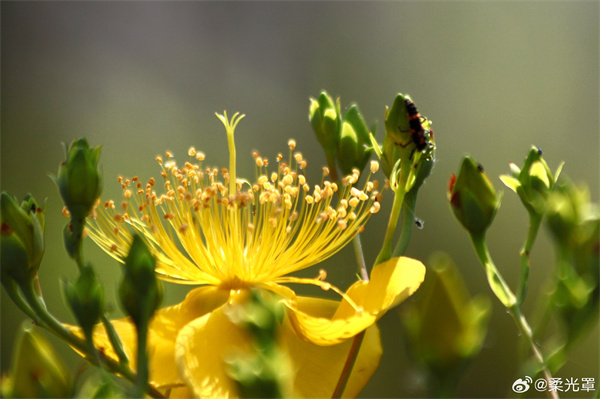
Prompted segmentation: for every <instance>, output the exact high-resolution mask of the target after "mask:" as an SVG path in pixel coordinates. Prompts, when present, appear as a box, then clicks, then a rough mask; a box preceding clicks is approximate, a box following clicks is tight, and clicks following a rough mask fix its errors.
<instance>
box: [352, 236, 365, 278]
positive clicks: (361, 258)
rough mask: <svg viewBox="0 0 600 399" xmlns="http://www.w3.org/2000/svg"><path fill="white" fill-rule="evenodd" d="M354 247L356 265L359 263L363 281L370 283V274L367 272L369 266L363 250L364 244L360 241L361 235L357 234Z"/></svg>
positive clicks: (353, 240)
mask: <svg viewBox="0 0 600 399" xmlns="http://www.w3.org/2000/svg"><path fill="white" fill-rule="evenodd" d="M352 246H353V247H354V255H355V256H356V263H358V274H359V275H360V277H361V279H362V280H363V281H369V272H368V271H367V264H366V263H365V255H364V254H363V250H362V243H361V241H360V233H356V235H355V236H354V238H353V239H352Z"/></svg>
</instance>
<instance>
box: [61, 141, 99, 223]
mask: <svg viewBox="0 0 600 399" xmlns="http://www.w3.org/2000/svg"><path fill="white" fill-rule="evenodd" d="M63 145H64V144H63ZM101 150H102V148H101V147H100V146H96V147H90V145H89V144H88V142H87V140H86V139H84V138H82V139H79V140H75V141H73V142H72V143H71V145H69V148H68V149H67V148H66V145H65V152H66V160H65V161H64V162H63V163H61V164H60V166H59V168H58V175H57V176H51V177H52V178H53V180H54V182H55V183H56V185H57V186H58V191H59V192H60V195H61V197H62V199H63V201H64V203H65V205H66V206H67V208H68V209H69V211H70V212H71V215H72V217H74V218H77V219H84V218H85V217H87V215H88V214H89V212H90V210H91V209H92V207H93V206H94V203H95V202H96V200H97V199H98V197H99V196H100V192H101V191H102V172H101V171H100V167H99V160H100V152H101Z"/></svg>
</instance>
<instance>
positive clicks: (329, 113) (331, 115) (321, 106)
mask: <svg viewBox="0 0 600 399" xmlns="http://www.w3.org/2000/svg"><path fill="white" fill-rule="evenodd" d="M308 119H309V120H310V124H311V125H312V128H313V131H314V132H315V135H316V136H317V140H319V143H321V146H322V147H323V149H324V150H325V154H326V155H327V156H328V157H330V156H331V157H333V158H334V157H335V152H336V149H337V146H338V142H339V140H340V130H341V125H342V121H341V113H340V101H339V99H338V100H337V101H336V102H335V103H334V102H333V99H332V98H331V97H330V96H329V94H327V92H322V93H321V95H320V96H319V98H318V99H316V100H315V99H314V98H311V99H310V107H309V113H308Z"/></svg>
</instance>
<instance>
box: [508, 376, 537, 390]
mask: <svg viewBox="0 0 600 399" xmlns="http://www.w3.org/2000/svg"><path fill="white" fill-rule="evenodd" d="M532 382H533V380H532V379H531V377H529V376H526V377H525V379H523V378H519V379H517V380H516V381H515V382H514V383H513V385H512V390H513V392H516V393H525V392H527V391H529V388H530V385H529V384H531V383H532Z"/></svg>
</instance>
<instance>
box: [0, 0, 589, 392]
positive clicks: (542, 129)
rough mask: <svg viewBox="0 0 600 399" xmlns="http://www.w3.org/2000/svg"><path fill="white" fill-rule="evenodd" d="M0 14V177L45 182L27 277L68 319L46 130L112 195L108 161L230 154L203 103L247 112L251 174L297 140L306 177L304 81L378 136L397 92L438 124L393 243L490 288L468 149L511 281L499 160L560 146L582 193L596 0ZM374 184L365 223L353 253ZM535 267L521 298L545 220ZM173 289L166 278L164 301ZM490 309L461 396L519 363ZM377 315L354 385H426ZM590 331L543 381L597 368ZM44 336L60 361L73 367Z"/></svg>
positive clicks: (498, 387)
mask: <svg viewBox="0 0 600 399" xmlns="http://www.w3.org/2000/svg"><path fill="white" fill-rule="evenodd" d="M1 13H2V16H1V18H2V21H1V22H2V28H1V29H2V32H1V33H2V72H1V73H2V82H1V83H2V98H1V100H2V144H1V145H2V147H1V148H2V150H1V156H2V161H1V162H2V163H1V171H2V182H1V184H2V190H6V191H9V192H10V193H12V194H14V195H16V196H18V197H20V198H22V197H23V196H24V195H25V194H27V193H28V192H31V193H32V194H33V195H34V196H35V197H36V198H40V199H43V198H48V200H47V203H46V212H47V228H46V239H47V250H46V255H45V259H44V262H43V263H42V269H41V271H40V278H41V283H42V287H43V291H44V295H45V297H46V300H47V303H48V306H49V308H50V309H51V310H52V311H53V312H55V314H56V315H57V316H58V317H60V318H61V319H63V320H66V321H73V319H72V316H71V315H70V314H69V312H68V311H67V310H66V309H65V308H64V306H63V302H62V298H61V295H60V290H59V278H60V277H62V276H65V277H67V278H69V279H71V280H72V279H74V278H75V276H76V275H77V271H76V267H75V265H74V264H73V263H71V262H70V261H69V260H68V258H67V256H66V254H65V253H64V251H63V248H62V238H61V235H62V228H63V226H64V224H65V223H66V219H65V218H63V217H62V215H61V208H62V204H61V201H60V197H59V195H58V192H57V190H56V188H55V187H54V185H53V183H52V181H51V180H50V179H49V178H48V177H47V174H48V173H56V170H57V168H58V164H59V162H61V160H62V159H63V152H62V147H61V145H60V142H61V141H65V142H70V141H71V140H73V139H75V138H78V137H80V136H86V137H87V138H88V140H89V142H90V143H91V144H92V145H97V144H101V145H102V146H103V154H102V160H103V165H104V174H105V189H104V194H103V198H107V199H108V198H118V197H119V196H120V188H119V185H118V184H117V180H116V179H117V176H118V175H120V174H122V175H124V176H128V177H131V176H134V175H139V176H140V177H141V178H142V179H143V180H147V179H148V178H149V177H151V176H156V175H158V173H159V168H158V166H157V165H156V163H155V161H154V156H155V155H157V154H160V153H164V151H165V150H166V149H169V150H171V151H173V152H174V153H175V155H176V157H177V156H179V159H180V160H183V159H186V157H187V149H188V147H189V146H191V145H194V146H195V147H196V148H197V149H198V150H203V151H204V152H206V154H207V161H206V162H207V164H208V165H215V166H226V165H227V149H226V137H225V134H224V131H223V128H222V125H221V122H220V121H219V120H218V119H217V118H216V117H215V116H214V113H215V111H219V112H221V111H223V110H224V109H227V110H228V111H229V112H230V113H233V112H235V111H240V112H243V113H245V114H246V115H247V117H246V118H245V119H244V120H243V121H242V122H241V124H240V125H239V128H238V132H237V148H238V171H239V172H238V174H240V175H244V174H245V175H246V176H247V177H250V178H251V177H252V174H253V170H254V169H253V168H252V158H251V156H250V153H251V151H252V150H254V149H258V150H260V152H261V154H264V155H265V156H270V157H271V158H273V157H274V156H275V154H276V153H277V152H279V151H286V150H287V145H286V143H287V140H288V139H289V138H292V137H293V138H295V139H296V140H297V141H298V150H300V151H302V152H303V154H304V156H305V158H307V159H308V161H309V168H308V172H307V174H308V175H309V177H311V176H313V177H314V178H316V179H318V178H319V177H320V172H321V170H320V166H321V165H324V164H325V158H324V155H323V153H322V151H321V149H320V148H319V147H318V143H317V141H316V139H315V138H314V136H313V133H312V131H311V128H310V124H309V123H308V118H307V114H308V98H309V97H310V96H317V95H318V94H319V92H320V91H321V90H323V89H325V90H327V91H328V92H329V93H330V94H331V95H333V96H341V98H342V105H343V106H346V107H347V106H349V105H350V104H351V103H352V102H357V103H358V104H359V106H360V109H361V111H362V113H363V115H364V116H365V119H366V120H367V123H368V124H369V125H370V124H371V123H372V122H373V121H378V124H379V126H380V128H381V131H380V132H379V138H380V139H381V137H382V136H381V134H382V131H383V117H384V109H385V105H391V102H392V101H393V99H394V96H395V94H396V93H397V92H403V93H409V94H410V95H411V96H412V98H413V100H414V101H415V103H416V104H417V106H418V107H419V110H420V111H421V113H422V114H424V115H426V116H427V117H428V118H429V119H431V120H433V122H434V124H433V129H434V130H435V138H436V143H437V158H438V162H437V164H436V166H435V168H434V171H433V175H432V176H431V177H430V178H429V179H428V180H427V182H426V185H425V186H424V187H423V188H422V189H421V191H420V196H419V200H420V201H419V203H418V205H417V215H418V216H419V217H420V218H421V219H423V221H424V222H425V224H424V229H422V230H416V231H415V232H414V234H413V239H412V241H411V244H410V246H409V249H408V255H409V256H411V257H415V258H418V259H421V260H423V261H426V259H427V258H428V256H429V255H430V254H431V253H432V252H433V251H434V250H443V251H446V252H448V253H449V254H450V255H451V256H452V257H453V258H454V260H455V261H456V262H457V264H458V265H459V267H460V269H461V272H462V274H463V276H464V277H465V278H466V280H467V285H468V288H469V291H470V292H471V294H476V293H485V294H488V293H489V289H488V286H487V283H486V280H485V277H484V273H483V270H482V268H481V267H480V265H479V264H478V262H477V260H476V258H475V255H474V253H473V251H472V249H471V246H470V243H469V240H468V236H467V234H466V233H465V232H464V231H463V230H462V228H461V227H460V226H459V225H458V223H456V222H455V220H454V218H453V216H452V214H451V212H450V210H449V207H448V205H447V201H446V193H445V190H446V184H447V181H448V178H449V176H450V174H451V173H452V172H456V171H457V170H458V166H459V163H460V160H461V157H462V156H463V155H464V154H465V153H469V154H471V155H472V156H473V157H474V158H475V159H476V160H478V161H479V162H481V163H482V164H483V165H484V166H485V168H486V171H487V173H488V174H489V175H490V176H491V177H492V178H493V182H494V185H495V186H496V188H497V189H503V191H505V195H504V198H503V204H502V207H501V208H500V211H499V214H498V215H497V218H496V221H495V223H494V225H493V226H492V228H491V230H490V231H489V233H488V236H489V241H490V250H491V252H492V255H493V256H494V258H495V260H496V263H497V265H498V267H499V268H500V269H501V270H502V272H503V273H504V274H505V277H506V278H507V280H508V282H509V284H511V285H512V286H513V287H514V286H516V281H517V275H518V274H517V271H518V265H519V255H518V252H519V249H520V247H521V245H522V243H523V240H524V238H525V233H526V227H527V214H526V212H525V210H524V209H523V208H522V207H521V204H520V201H519V199H518V198H517V196H516V195H514V194H513V193H512V192H510V191H508V190H506V189H504V188H503V186H502V185H501V183H500V181H499V180H498V179H497V176H498V175H499V174H501V173H507V172H508V171H509V169H508V163H509V162H511V161H512V162H515V163H517V164H521V163H522V161H523V159H524V157H525V155H526V153H527V151H528V150H529V148H530V146H531V145H532V144H535V145H537V146H539V147H541V148H542V149H543V150H544V156H545V158H546V160H547V161H548V163H549V165H550V167H551V168H552V169H555V168H556V166H557V165H558V163H559V162H560V161H565V162H566V166H565V168H564V170H563V172H564V173H566V174H568V175H569V176H570V177H571V178H573V179H574V180H575V181H581V182H583V181H585V182H587V183H588V184H589V185H590V189H591V191H592V199H593V201H595V202H598V191H599V189H598V186H599V176H598V175H599V161H598V158H599V157H598V155H599V121H598V110H599V101H598V88H599V79H598V71H599V22H598V21H599V3H598V2H422V3H419V2H364V3H363V2H350V3H342V2H256V3H255V2H223V3H219V2H206V3H204V2H202V3H200V2H2V4H1ZM243 171H247V172H246V173H244V172H243ZM390 198H391V195H389V194H388V196H387V199H388V201H385V199H384V204H385V205H384V207H383V211H382V212H380V213H379V214H378V215H376V216H375V217H373V218H372V219H371V221H370V222H369V224H368V225H367V230H366V234H364V237H363V240H364V242H363V243H364V248H365V254H366V257H367V259H368V261H369V262H372V261H373V260H374V259H375V257H376V255H377V252H378V250H379V246H380V243H381V241H382V238H383V234H384V228H385V224H386V215H387V212H389V207H390V201H389V199H390ZM86 251H87V253H88V258H89V259H92V260H93V261H94V265H95V266H96V268H97V270H98V271H99V274H100V275H101V278H102V281H104V282H105V285H106V289H107V291H108V292H107V294H108V295H107V297H108V298H110V302H111V303H113V304H115V303H116V302H115V300H114V296H113V292H114V288H115V286H116V285H117V281H118V279H119V266H118V264H117V263H116V262H114V261H113V260H112V259H111V258H109V257H108V256H106V255H104V254H103V253H101V251H99V250H98V249H96V248H95V247H94V246H93V245H92V244H91V243H88V244H87V247H86ZM532 263H533V268H532V272H531V281H532V287H531V289H530V291H529V294H528V300H527V301H526V302H525V306H524V308H525V313H526V314H530V313H531V310H532V309H533V308H534V306H535V304H536V299H537V298H538V297H539V296H540V295H541V293H542V290H543V287H542V284H541V282H542V281H544V280H545V278H546V277H547V276H548V275H549V274H550V273H552V270H553V267H554V254H553V250H552V247H551V246H550V241H549V238H548V236H547V234H546V231H545V230H542V233H541V235H540V237H538V241H537V242H536V246H535V247H534V251H533V255H532ZM354 265H355V263H354V259H353V252H352V249H351V248H350V247H349V248H345V249H344V250H342V251H341V252H340V253H339V254H337V255H336V256H334V257H333V258H331V259H329V260H327V261H326V262H325V264H324V265H323V267H324V268H326V269H327V270H328V272H329V276H330V279H331V280H332V281H334V282H335V283H337V284H338V285H340V286H342V287H345V286H347V285H349V284H350V283H351V282H352V280H353V278H354V276H353V273H354V267H355V266H354ZM316 270H317V269H310V270H309V273H312V274H311V275H316ZM188 290H189V287H179V286H174V285H166V294H167V295H166V299H165V304H173V303H176V302H178V301H180V300H181V298H183V297H184V295H185V293H186V292H187V291H188ZM1 299H2V305H1V311H2V315H1V316H2V319H1V323H2V328H1V334H2V336H1V343H2V347H1V349H2V357H1V366H2V371H3V372H4V371H5V370H6V369H7V368H8V366H9V363H10V361H9V359H10V356H11V351H12V347H13V343H14V338H15V330H16V329H17V327H18V326H19V325H20V323H21V322H22V321H23V320H24V317H23V315H22V314H21V313H20V312H19V311H17V310H16V308H15V306H13V305H12V303H11V302H10V301H9V299H8V297H7V296H6V295H5V293H4V291H2V298H1ZM114 308H115V309H114V312H113V315H114V316H118V315H120V314H121V312H120V310H119V309H118V306H117V305H114ZM493 312H494V313H493V316H492V319H491V322H490V329H489V332H488V336H487V338H486V341H485V345H484V348H483V350H482V352H481V355H480V356H479V357H478V358H477V359H476V360H475V362H474V363H473V364H472V365H471V366H470V367H469V368H468V369H467V370H466V373H465V375H464V378H463V379H462V380H461V381H460V383H459V386H458V392H457V394H458V396H461V397H505V396H506V395H508V392H509V391H510V387H511V385H512V383H513V382H514V381H515V379H516V378H518V377H521V376H520V375H518V364H519V359H518V344H517V342H518V338H519V337H518V335H517V330H516V327H515V325H514V322H513V320H512V319H511V318H510V316H509V315H508V314H506V312H505V311H504V309H503V308H502V307H501V306H500V305H499V303H498V301H497V300H495V299H494V301H493ZM379 324H380V327H381V330H382V340H383V345H384V350H385V353H384V356H383V359H382V363H381V366H380V368H379V370H378V371H377V373H376V374H375V375H374V377H373V378H372V380H371V382H370V383H369V384H368V385H367V387H366V388H365V389H364V391H363V393H362V396H364V397H400V396H402V397H421V396H423V395H424V391H423V386H422V380H421V379H420V377H419V374H418V373H417V372H416V369H415V368H414V366H413V365H412V363H410V361H409V360H408V359H407V357H406V353H405V343H404V340H403V335H402V333H401V322H400V319H399V315H398V312H397V311H391V312H390V313H389V314H388V315H387V316H386V317H384V318H383V319H382V320H381V322H380V323H379ZM598 336H599V334H598V327H597V326H596V327H595V329H594V331H593V332H592V334H591V335H589V336H588V337H587V338H586V339H585V340H584V341H582V342H581V343H580V344H579V346H578V349H577V350H576V351H575V352H574V353H573V354H572V356H571V358H570V359H569V361H568V363H567V364H566V365H565V367H564V368H563V369H562V370H561V371H560V373H559V374H558V377H563V378H570V377H574V378H582V377H596V381H597V382H598V376H599V356H598V353H599V347H598ZM53 342H54V343H56V345H57V347H58V348H59V349H61V350H62V352H63V353H64V356H65V357H66V358H67V359H68V360H69V361H70V364H71V367H75V365H76V364H80V363H79V362H80V361H79V360H78V357H77V356H76V355H75V354H74V353H73V352H71V351H70V349H69V348H67V347H66V346H65V345H64V344H62V342H59V341H56V340H54V341H53ZM583 396H584V395H579V396H578V397H583Z"/></svg>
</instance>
